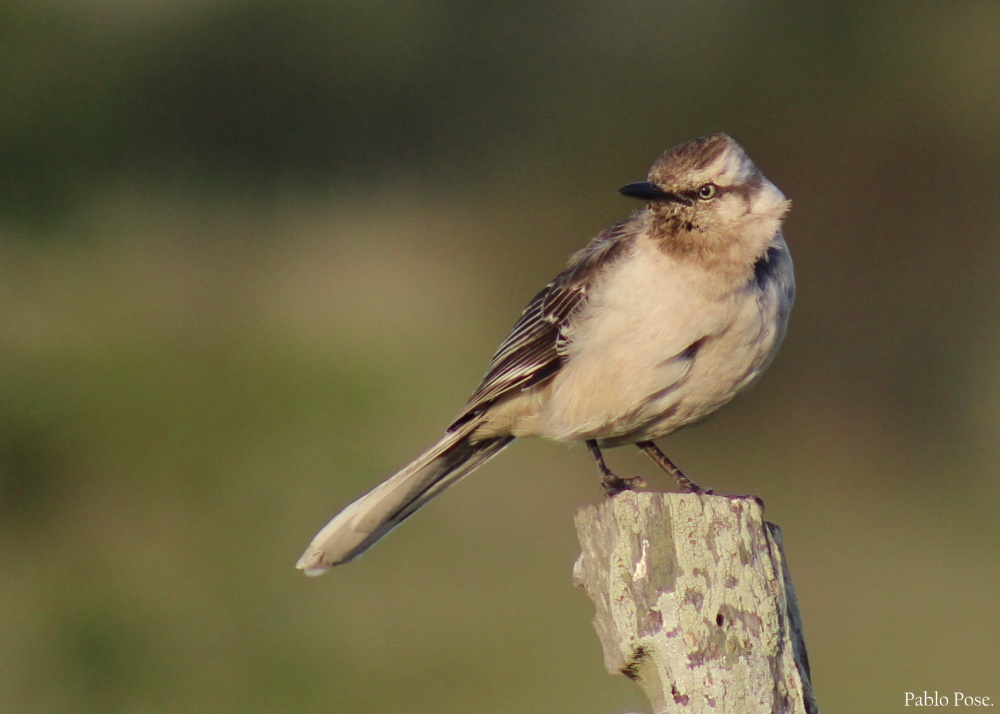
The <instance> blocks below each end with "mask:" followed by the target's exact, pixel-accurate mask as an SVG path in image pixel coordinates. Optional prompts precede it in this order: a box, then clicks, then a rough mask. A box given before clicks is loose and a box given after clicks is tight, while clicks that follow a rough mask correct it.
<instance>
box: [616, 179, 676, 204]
mask: <svg viewBox="0 0 1000 714" xmlns="http://www.w3.org/2000/svg"><path fill="white" fill-rule="evenodd" d="M618 193H620V194H622V195H623V196H628V197H630V198H638V199H642V200H643V201H673V202H674V203H683V204H684V205H685V206H690V205H691V201H690V200H689V199H687V198H685V197H684V196H681V195H679V194H676V193H668V192H667V191H664V190H663V189H662V188H660V187H659V186H657V185H656V184H655V183H653V182H651V181H639V182H638V183H630V184H627V185H625V186H622V187H621V188H620V189H618Z"/></svg>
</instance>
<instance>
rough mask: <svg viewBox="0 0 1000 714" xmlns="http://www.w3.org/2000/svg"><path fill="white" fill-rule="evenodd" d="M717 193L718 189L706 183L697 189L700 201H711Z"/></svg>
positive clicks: (712, 184)
mask: <svg viewBox="0 0 1000 714" xmlns="http://www.w3.org/2000/svg"><path fill="white" fill-rule="evenodd" d="M717 193H719V187H718V186H716V185H715V184H714V183H706V184H705V185H704V186H702V187H701V188H699V189H698V198H700V199H701V200H702V201H711V200H712V199H713V198H715V196H716V194H717Z"/></svg>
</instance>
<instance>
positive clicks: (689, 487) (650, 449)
mask: <svg viewBox="0 0 1000 714" xmlns="http://www.w3.org/2000/svg"><path fill="white" fill-rule="evenodd" d="M588 443H589V442H588ZM635 445H636V446H638V447H639V448H640V449H642V450H643V451H645V452H646V456H648V457H649V458H651V459H652V460H653V463H655V464H656V465H657V466H659V467H660V468H661V469H663V470H664V471H666V472H667V473H668V474H670V475H671V476H673V477H674V478H675V479H676V480H677V483H678V485H680V487H681V489H682V490H684V491H687V492H688V493H704V491H703V490H702V488H701V486H699V485H698V484H696V483H695V482H694V481H692V480H691V479H689V478H688V477H687V476H685V475H684V472H683V471H681V470H680V469H679V468H677V465H676V464H674V462H673V461H671V460H670V459H669V458H667V455H666V454H664V453H663V452H662V451H660V447H658V446H657V445H656V444H654V443H653V442H652V441H638V442H636V444H635ZM709 493H711V491H709Z"/></svg>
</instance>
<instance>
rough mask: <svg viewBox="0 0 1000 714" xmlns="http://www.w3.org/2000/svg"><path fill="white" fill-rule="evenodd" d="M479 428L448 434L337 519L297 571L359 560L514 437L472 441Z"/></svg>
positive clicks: (314, 572)
mask: <svg viewBox="0 0 1000 714" xmlns="http://www.w3.org/2000/svg"><path fill="white" fill-rule="evenodd" d="M475 426H476V425H475V424H466V425H463V426H462V427H460V428H459V429H458V430H456V431H455V432H453V433H452V432H449V433H447V434H445V435H444V437H442V438H441V440H440V441H438V442H437V443H436V444H434V446H432V447H431V448H429V449H428V450H427V451H425V452H424V453H422V454H421V455H420V456H418V457H417V458H416V459H414V460H413V461H412V462H411V463H410V464H409V465H407V466H405V467H404V468H403V469H401V470H400V471H399V472H398V473H396V474H395V475H393V476H390V477H389V478H388V479H386V480H385V481H383V482H382V483H380V484H379V485H378V486H376V487H375V488H373V489H372V490H371V491H369V492H368V493H366V494H365V495H364V496H362V497H361V498H359V499H358V500H356V501H354V503H352V504H350V505H349V506H347V508H345V509H344V510H343V511H341V512H340V513H339V514H337V515H336V516H335V517H334V518H333V520H332V521H330V522H329V523H327V524H326V526H324V527H323V529H322V530H321V531H320V532H319V533H317V534H316V537H315V538H313V541H312V543H310V544H309V547H308V548H306V552H305V553H303V554H302V557H301V558H299V562H298V563H297V564H296V567H298V568H299V570H304V571H305V573H306V575H320V574H321V573H324V572H326V571H327V570H329V569H330V568H331V567H333V566H334V565H339V564H341V563H346V562H348V561H351V560H353V559H354V558H357V557H358V556H359V555H361V554H362V553H364V552H365V551H366V550H368V549H369V548H371V547H372V546H373V545H375V543H377V542H378V541H379V540H380V539H381V538H382V537H383V536H385V535H386V534H387V533H388V532H389V531H391V530H392V529H393V528H395V527H396V526H398V525H399V524H400V523H402V522H403V521H405V520H406V519H407V518H409V517H410V516H411V515H413V514H414V513H415V512H416V511H417V509H418V508H420V507H421V506H423V505H424V504H425V503H427V502H428V501H430V500H431V499H432V498H434V497H435V496H437V495H438V494H439V493H441V492H442V491H444V490H445V489H446V488H448V487H449V486H451V485H452V484H453V483H455V482H457V481H458V480H459V479H461V478H462V477H463V476H466V475H467V474H469V473H471V472H472V471H473V470H475V469H476V468H478V467H479V466H481V465H482V464H484V463H486V461H488V460H489V459H490V458H492V457H493V456H495V455H496V454H497V453H499V452H500V450H501V449H503V448H504V447H505V446H507V444H509V443H510V442H511V441H513V438H514V437H510V436H508V437H500V438H496V439H484V440H482V441H477V442H475V443H473V442H471V441H470V439H469V437H470V434H471V433H472V431H473V430H474V428H475Z"/></svg>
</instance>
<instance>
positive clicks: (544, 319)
mask: <svg viewBox="0 0 1000 714" xmlns="http://www.w3.org/2000/svg"><path fill="white" fill-rule="evenodd" d="M619 191H620V193H621V194H623V195H624V196H627V197H630V198H633V199H637V200H639V201H642V202H643V204H644V205H643V207H642V208H640V209H639V210H637V211H635V212H633V213H632V214H631V215H630V216H629V217H628V218H626V219H624V220H622V221H620V222H618V223H615V224H614V225H612V226H610V227H609V228H607V229H605V230H604V231H602V232H601V233H600V234H598V235H597V236H596V237H595V238H594V239H593V240H592V241H591V242H590V243H589V244H588V245H586V247H584V248H583V249H582V250H579V251H578V252H576V253H575V254H574V255H572V256H571V257H570V259H569V262H568V264H567V266H566V268H565V269H564V270H563V271H562V272H561V273H559V274H558V275H557V276H556V277H555V278H554V279H553V280H552V281H551V282H549V283H548V285H546V286H545V287H544V288H543V289H542V290H541V291H540V292H539V293H538V294H537V295H535V297H534V298H533V299H532V300H531V301H530V302H529V303H528V306H527V307H526V308H525V309H524V311H523V312H522V313H521V316H520V319H518V320H517V322H516V324H515V325H514V327H513V329H512V330H511V331H510V334H509V335H508V336H507V337H506V339H504V340H503V342H502V343H501V344H500V347H499V348H498V349H497V351H496V354H495V355H494V356H493V359H492V361H491V362H490V365H489V368H488V369H487V371H486V374H485V376H484V378H483V380H482V382H481V383H480V384H479V386H478V388H477V389H476V390H475V391H474V392H473V394H472V396H471V397H470V398H469V400H468V402H467V403H466V404H465V406H464V408H463V409H462V411H461V412H460V413H459V414H458V416H457V417H456V418H455V420H454V421H453V422H452V423H451V424H450V425H449V426H448V427H447V429H446V430H445V432H444V435H443V436H442V437H441V438H440V439H439V440H438V441H437V442H436V443H435V444H434V445H433V446H431V447H430V448H429V449H427V450H426V451H425V452H423V453H422V454H420V455H419V456H417V457H416V458H415V459H414V460H413V461H412V462H411V463H409V464H408V465H407V466H405V467H403V468H402V469H401V470H400V471H398V472H397V473H396V474H394V475H393V476H390V477H389V478H388V479H386V480H385V481H383V482H382V483H381V484H379V485H378V486H376V487H375V488H373V489H372V490H371V491H369V492H368V493H367V494H365V495H363V496H361V497H360V498H358V499H357V500H355V501H354V502H352V503H350V504H349V505H348V506H347V507H346V508H344V509H343V510H342V511H341V512H340V513H339V514H338V515H336V516H335V517H334V518H333V519H332V520H331V521H330V522H329V523H328V524H327V525H326V526H325V527H323V528H322V529H321V530H320V531H319V532H318V533H317V535H316V536H315V538H314V539H313V541H312V542H311V543H310V544H309V546H308V548H307V549H306V551H305V552H304V553H303V554H302V557H301V558H300V559H299V561H298V563H297V567H298V568H299V569H300V570H303V571H304V572H305V573H306V574H308V575H319V574H320V573H323V572H325V571H326V570H328V569H330V568H331V567H333V566H335V565H339V564H342V563H346V562H349V561H351V560H353V559H355V558H357V557H358V556H359V555H361V554H362V553H364V552H365V551H366V550H368V548H370V547H371V546H372V545H374V544H375V543H376V542H377V541H378V540H380V539H381V538H382V537H383V536H385V535H386V534H387V533H389V531H391V530H392V529H393V528H395V527H396V526H398V525H399V524H400V523H402V522H403V521H405V520H406V519H407V518H409V517H410V516H411V515H413V514H414V513H415V512H416V511H417V510H418V509H419V508H421V507H422V506H423V505H424V504H426V503H427V502H428V501H430V500H431V499H432V498H434V497H435V496H437V495H438V494H440V493H441V492H442V491H444V490H445V489H446V488H448V487H449V486H451V485H452V484H454V483H456V482H457V481H459V480H460V479H462V478H464V477H465V476H467V475H468V474H469V473H471V472H472V471H474V470H475V469H477V468H478V467H480V466H482V465H483V464H484V463H486V462H487V461H488V460H490V459H491V458H493V457H494V456H496V455H497V454H498V453H499V452H500V451H501V450H503V449H504V448H505V447H507V446H508V445H509V444H510V443H511V442H512V441H513V440H514V439H517V438H522V437H528V436H540V437H545V438H548V439H552V440H555V441H560V442H581V441H582V442H584V443H585V444H586V445H587V447H588V449H589V451H590V453H591V455H592V456H593V458H594V461H595V463H596V465H597V469H598V471H599V473H600V477H601V487H602V489H603V491H604V493H605V494H606V495H608V496H613V495H615V494H617V493H619V492H620V491H622V490H627V489H633V488H636V487H638V486H641V485H642V481H641V480H640V479H637V478H624V477H620V476H618V475H617V474H615V473H614V472H612V471H611V470H610V469H609V468H608V466H607V465H606V463H605V460H604V456H603V452H602V449H605V448H610V447H616V446H623V445H630V444H634V445H636V446H637V447H639V448H640V449H641V450H642V451H643V452H645V453H646V454H647V455H648V456H649V457H650V458H651V459H652V460H653V461H654V462H655V463H656V464H657V465H658V466H660V467H661V468H662V469H663V470H664V471H666V472H667V473H669V474H671V475H672V476H673V477H674V478H675V479H676V481H677V483H678V485H679V486H680V488H681V489H682V490H683V491H687V492H692V493H699V492H702V489H701V488H700V487H699V486H698V485H697V484H696V483H695V482H694V481H692V480H691V479H689V478H688V477H687V476H686V475H685V474H684V473H683V472H682V471H681V470H680V469H679V468H678V467H677V466H676V465H675V464H674V463H673V462H672V461H671V460H670V459H669V458H668V457H667V456H666V454H664V453H663V452H662V451H661V450H660V449H659V447H658V446H657V445H656V444H655V443H654V439H658V438H661V437H664V436H667V435H668V434H671V433H673V432H675V431H677V430H678V429H681V428H684V427H687V426H691V425H693V424H697V423H698V422H701V421H703V420H705V419H706V418H708V417H709V416H711V415H712V414H714V413H715V412H716V411H717V410H719V409H720V408H721V407H723V406H725V405H726V404H728V403H729V402H731V401H732V400H733V399H734V398H735V397H737V396H738V395H740V394H741V393H743V392H744V391H746V389H747V388H749V387H750V386H751V385H753V384H754V383H756V382H757V381H758V379H759V378H760V377H761V375H762V374H763V372H764V370H765V369H766V368H767V366H768V364H769V363H770V362H771V360H772V359H773V357H774V355H775V353H776V351H777V350H778V347H779V345H780V344H781V341H782V339H783V337H784V335H785V331H786V327H787V324H788V317H789V312H790V310H791V308H792V304H793V302H794V299H795V278H794V272H793V267H792V260H791V256H790V254H789V252H788V247H787V245H786V243H785V240H784V237H783V235H782V230H781V226H782V222H783V219H784V217H785V214H786V212H787V211H788V209H789V206H790V202H789V201H788V200H787V199H786V198H785V196H784V194H782V192H781V191H780V190H779V189H778V188H777V187H776V186H775V185H774V184H773V183H771V182H770V181H769V180H768V179H767V178H765V177H764V175H763V174H762V173H761V172H760V170H759V169H758V168H757V167H756V166H755V165H754V164H753V162H752V161H751V160H750V158H749V157H748V156H747V154H746V152H745V151H744V150H743V148H742V147H741V146H740V145H739V144H738V143H737V142H736V141H734V140H733V139H732V138H731V137H730V136H728V135H727V134H725V133H715V134H710V135H708V136H703V137H701V138H698V139H694V140H691V141H688V142H685V143H683V144H680V145H678V146H675V147H673V148H672V149H669V150H667V151H666V152H664V153H663V154H662V155H661V156H660V157H659V158H658V159H657V160H656V161H655V162H654V163H653V165H652V167H651V168H650V170H649V173H648V176H647V179H646V180H645V181H640V182H637V183H630V184H628V185H626V186H623V187H622V188H620V189H619Z"/></svg>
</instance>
